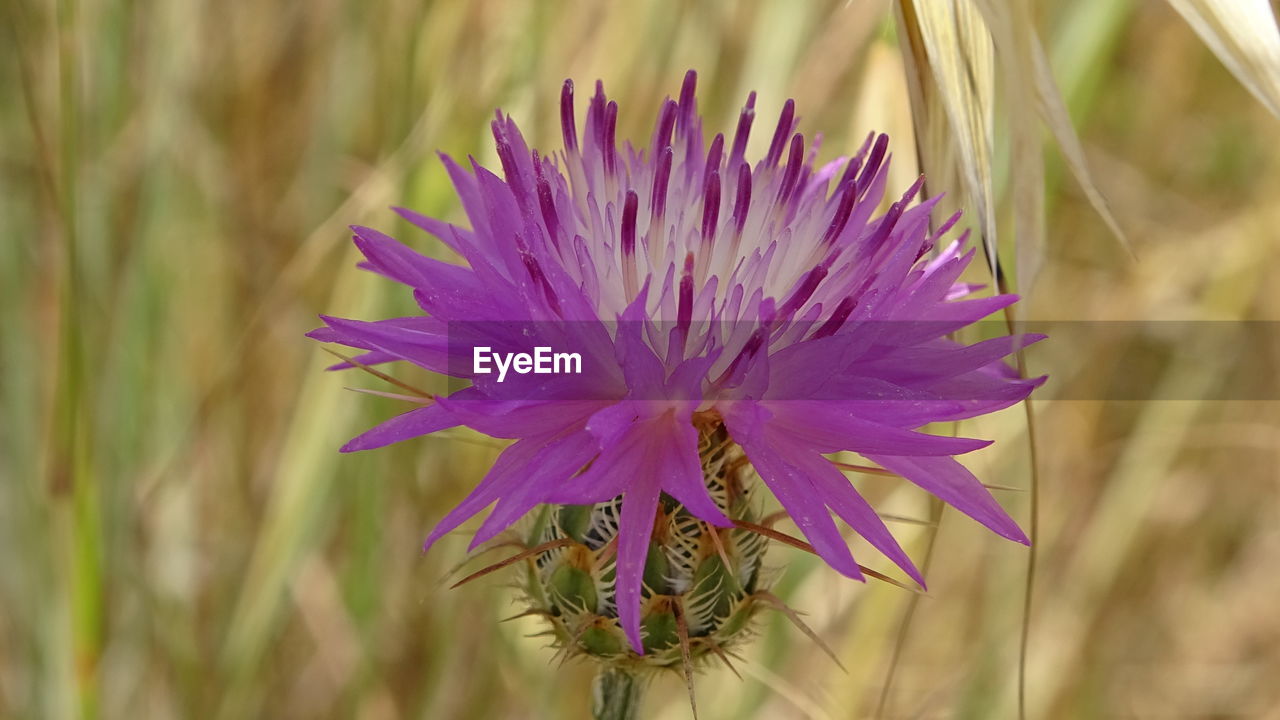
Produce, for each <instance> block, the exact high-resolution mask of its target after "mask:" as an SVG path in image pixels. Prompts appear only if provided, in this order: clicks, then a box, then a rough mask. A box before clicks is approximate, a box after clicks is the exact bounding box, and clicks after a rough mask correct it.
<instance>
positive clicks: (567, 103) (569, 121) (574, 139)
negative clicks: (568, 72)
mask: <svg viewBox="0 0 1280 720" xmlns="http://www.w3.org/2000/svg"><path fill="white" fill-rule="evenodd" d="M560 130H561V132H562V133H563V134H564V147H565V149H566V150H569V151H577V149H578V127H577V125H576V124H574V120H573V81H572V80H565V81H564V87H563V88H561V90H560Z"/></svg>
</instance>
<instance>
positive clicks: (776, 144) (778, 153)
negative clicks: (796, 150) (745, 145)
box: [764, 99, 796, 167]
mask: <svg viewBox="0 0 1280 720" xmlns="http://www.w3.org/2000/svg"><path fill="white" fill-rule="evenodd" d="M795 114H796V101H795V100H791V99H788V100H787V102H786V104H784V105H783V106H782V115H781V116H779V117H778V129H777V130H774V132H773V142H771V143H769V154H768V155H766V156H765V158H764V166H765V167H775V166H776V165H777V164H778V161H779V160H781V159H782V148H783V146H785V145H786V144H787V137H788V136H789V135H791V124H792V122H793V121H794V120H795Z"/></svg>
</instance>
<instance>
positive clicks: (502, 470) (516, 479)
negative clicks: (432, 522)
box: [422, 437, 545, 552]
mask: <svg viewBox="0 0 1280 720" xmlns="http://www.w3.org/2000/svg"><path fill="white" fill-rule="evenodd" d="M544 442H545V438H541V437H539V438H530V439H528V440H521V441H520V442H517V443H513V444H512V445H511V446H510V447H508V448H507V449H506V450H503V451H502V454H501V455H499V456H498V459H497V460H496V461H494V463H493V467H491V468H489V472H488V473H487V474H486V475H485V476H484V479H483V480H481V481H480V484H479V485H477V486H476V488H475V489H474V490H472V491H471V493H470V494H469V495H467V497H466V498H464V499H463V501H462V502H461V503H458V506H457V507H455V508H453V509H452V510H450V511H449V512H448V513H446V514H445V516H444V518H442V519H441V520H440V522H439V523H437V524H436V526H435V527H434V528H433V529H432V530H431V534H430V535H428V536H427V539H426V542H424V543H423V544H422V551H423V552H426V551H427V550H429V549H431V546H432V545H434V544H435V542H436V541H437V540H439V539H440V538H441V537H444V535H445V533H448V532H450V531H452V530H453V529H454V528H456V527H458V526H459V525H461V524H462V523H464V522H466V521H467V519H468V518H470V517H471V516H473V515H475V514H476V513H478V512H480V511H481V510H483V509H485V508H487V507H489V506H490V505H492V504H493V502H494V501H495V500H497V499H498V498H500V497H502V496H503V495H506V494H507V493H509V492H511V491H512V490H513V489H514V488H516V487H518V486H519V485H520V482H521V480H522V479H523V474H524V471H525V469H526V468H528V465H529V461H530V460H531V459H533V457H534V456H535V455H536V454H537V452H538V450H539V449H540V448H541V447H542V445H543V443H544Z"/></svg>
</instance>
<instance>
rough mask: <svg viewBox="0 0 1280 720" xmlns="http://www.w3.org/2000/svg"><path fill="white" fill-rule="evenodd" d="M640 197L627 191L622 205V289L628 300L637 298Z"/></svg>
mask: <svg viewBox="0 0 1280 720" xmlns="http://www.w3.org/2000/svg"><path fill="white" fill-rule="evenodd" d="M639 205H640V197H639V196H638V195H636V191H635V190H628V191H627V199H626V200H625V201H623V204H622V287H623V290H624V291H625V292H626V297H627V300H628V301H630V300H631V299H632V298H634V297H635V296H636V290H637V288H636V285H637V280H636V211H637V208H638V207H639Z"/></svg>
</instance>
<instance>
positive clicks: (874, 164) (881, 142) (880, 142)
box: [858, 133, 889, 192]
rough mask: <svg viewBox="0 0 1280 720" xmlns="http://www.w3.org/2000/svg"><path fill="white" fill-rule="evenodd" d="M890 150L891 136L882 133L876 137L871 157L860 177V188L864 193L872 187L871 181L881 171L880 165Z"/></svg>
mask: <svg viewBox="0 0 1280 720" xmlns="http://www.w3.org/2000/svg"><path fill="white" fill-rule="evenodd" d="M888 150H889V136H888V135H885V134H883V133H881V134H880V135H878V136H877V137H876V144H875V145H874V146H872V148H871V157H869V158H867V164H866V165H865V166H863V168H862V174H861V175H859V176H858V187H859V188H861V189H862V192H866V189H867V188H869V187H871V180H872V178H874V177H875V176H876V173H877V172H879V171H880V163H882V162H884V154H885V153H886V152H888Z"/></svg>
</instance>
